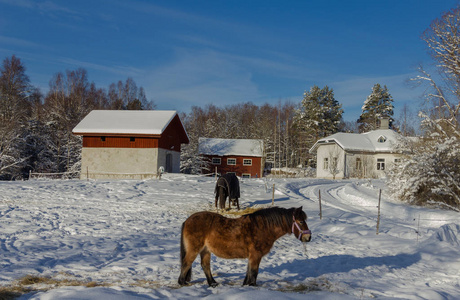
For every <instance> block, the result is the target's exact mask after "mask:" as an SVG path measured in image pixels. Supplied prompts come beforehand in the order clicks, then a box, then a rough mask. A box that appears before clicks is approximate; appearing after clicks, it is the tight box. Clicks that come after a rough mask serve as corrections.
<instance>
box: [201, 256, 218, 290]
mask: <svg viewBox="0 0 460 300" xmlns="http://www.w3.org/2000/svg"><path fill="white" fill-rule="evenodd" d="M200 256H201V267H202V268H203V271H204V275H206V280H207V281H208V284H209V286H211V287H216V286H218V285H219V284H218V283H217V282H216V281H215V280H214V277H212V273H211V252H209V250H208V248H206V247H204V249H203V250H201V252H200Z"/></svg>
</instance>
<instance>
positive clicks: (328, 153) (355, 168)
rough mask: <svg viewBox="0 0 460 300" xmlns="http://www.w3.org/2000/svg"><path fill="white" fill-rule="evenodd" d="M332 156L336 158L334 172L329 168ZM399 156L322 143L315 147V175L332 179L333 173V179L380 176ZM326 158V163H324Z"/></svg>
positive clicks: (383, 175)
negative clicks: (359, 151)
mask: <svg viewBox="0 0 460 300" xmlns="http://www.w3.org/2000/svg"><path fill="white" fill-rule="evenodd" d="M334 157H337V159H338V164H337V166H338V169H337V170H336V171H335V172H334V168H331V162H332V160H333V159H334ZM400 157H401V155H400V154H396V153H367V152H363V153H349V152H345V151H344V150H343V149H342V148H340V147H339V146H338V145H337V144H335V143H333V144H324V145H320V146H319V147H318V149H317V166H316V177H318V178H328V179H332V178H334V176H333V173H336V176H335V179H342V178H344V177H347V178H349V177H352V178H382V177H385V172H386V170H388V168H389V167H390V166H391V165H392V164H393V163H394V162H395V159H399V158H400ZM326 159H327V163H325V160H326ZM357 159H359V161H360V162H359V163H357ZM326 164H327V166H326ZM325 167H327V169H325Z"/></svg>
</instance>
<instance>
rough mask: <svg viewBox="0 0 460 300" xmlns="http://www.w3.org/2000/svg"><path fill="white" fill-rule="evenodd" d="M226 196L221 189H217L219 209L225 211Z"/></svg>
mask: <svg viewBox="0 0 460 300" xmlns="http://www.w3.org/2000/svg"><path fill="white" fill-rule="evenodd" d="M226 198H227V196H226V195H225V189H224V188H223V187H219V206H220V209H225V200H226Z"/></svg>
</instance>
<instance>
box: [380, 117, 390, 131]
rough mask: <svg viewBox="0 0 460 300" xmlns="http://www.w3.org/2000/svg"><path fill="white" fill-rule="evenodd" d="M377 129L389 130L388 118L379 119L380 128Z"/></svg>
mask: <svg viewBox="0 0 460 300" xmlns="http://www.w3.org/2000/svg"><path fill="white" fill-rule="evenodd" d="M379 129H390V118H388V117H382V118H380V128H379Z"/></svg>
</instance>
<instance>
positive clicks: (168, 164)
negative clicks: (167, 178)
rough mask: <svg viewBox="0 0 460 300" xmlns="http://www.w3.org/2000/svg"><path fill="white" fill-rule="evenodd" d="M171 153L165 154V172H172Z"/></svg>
mask: <svg viewBox="0 0 460 300" xmlns="http://www.w3.org/2000/svg"><path fill="white" fill-rule="evenodd" d="M172 163H173V161H172V154H171V153H168V154H166V172H167V173H172V169H173V165H172Z"/></svg>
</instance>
